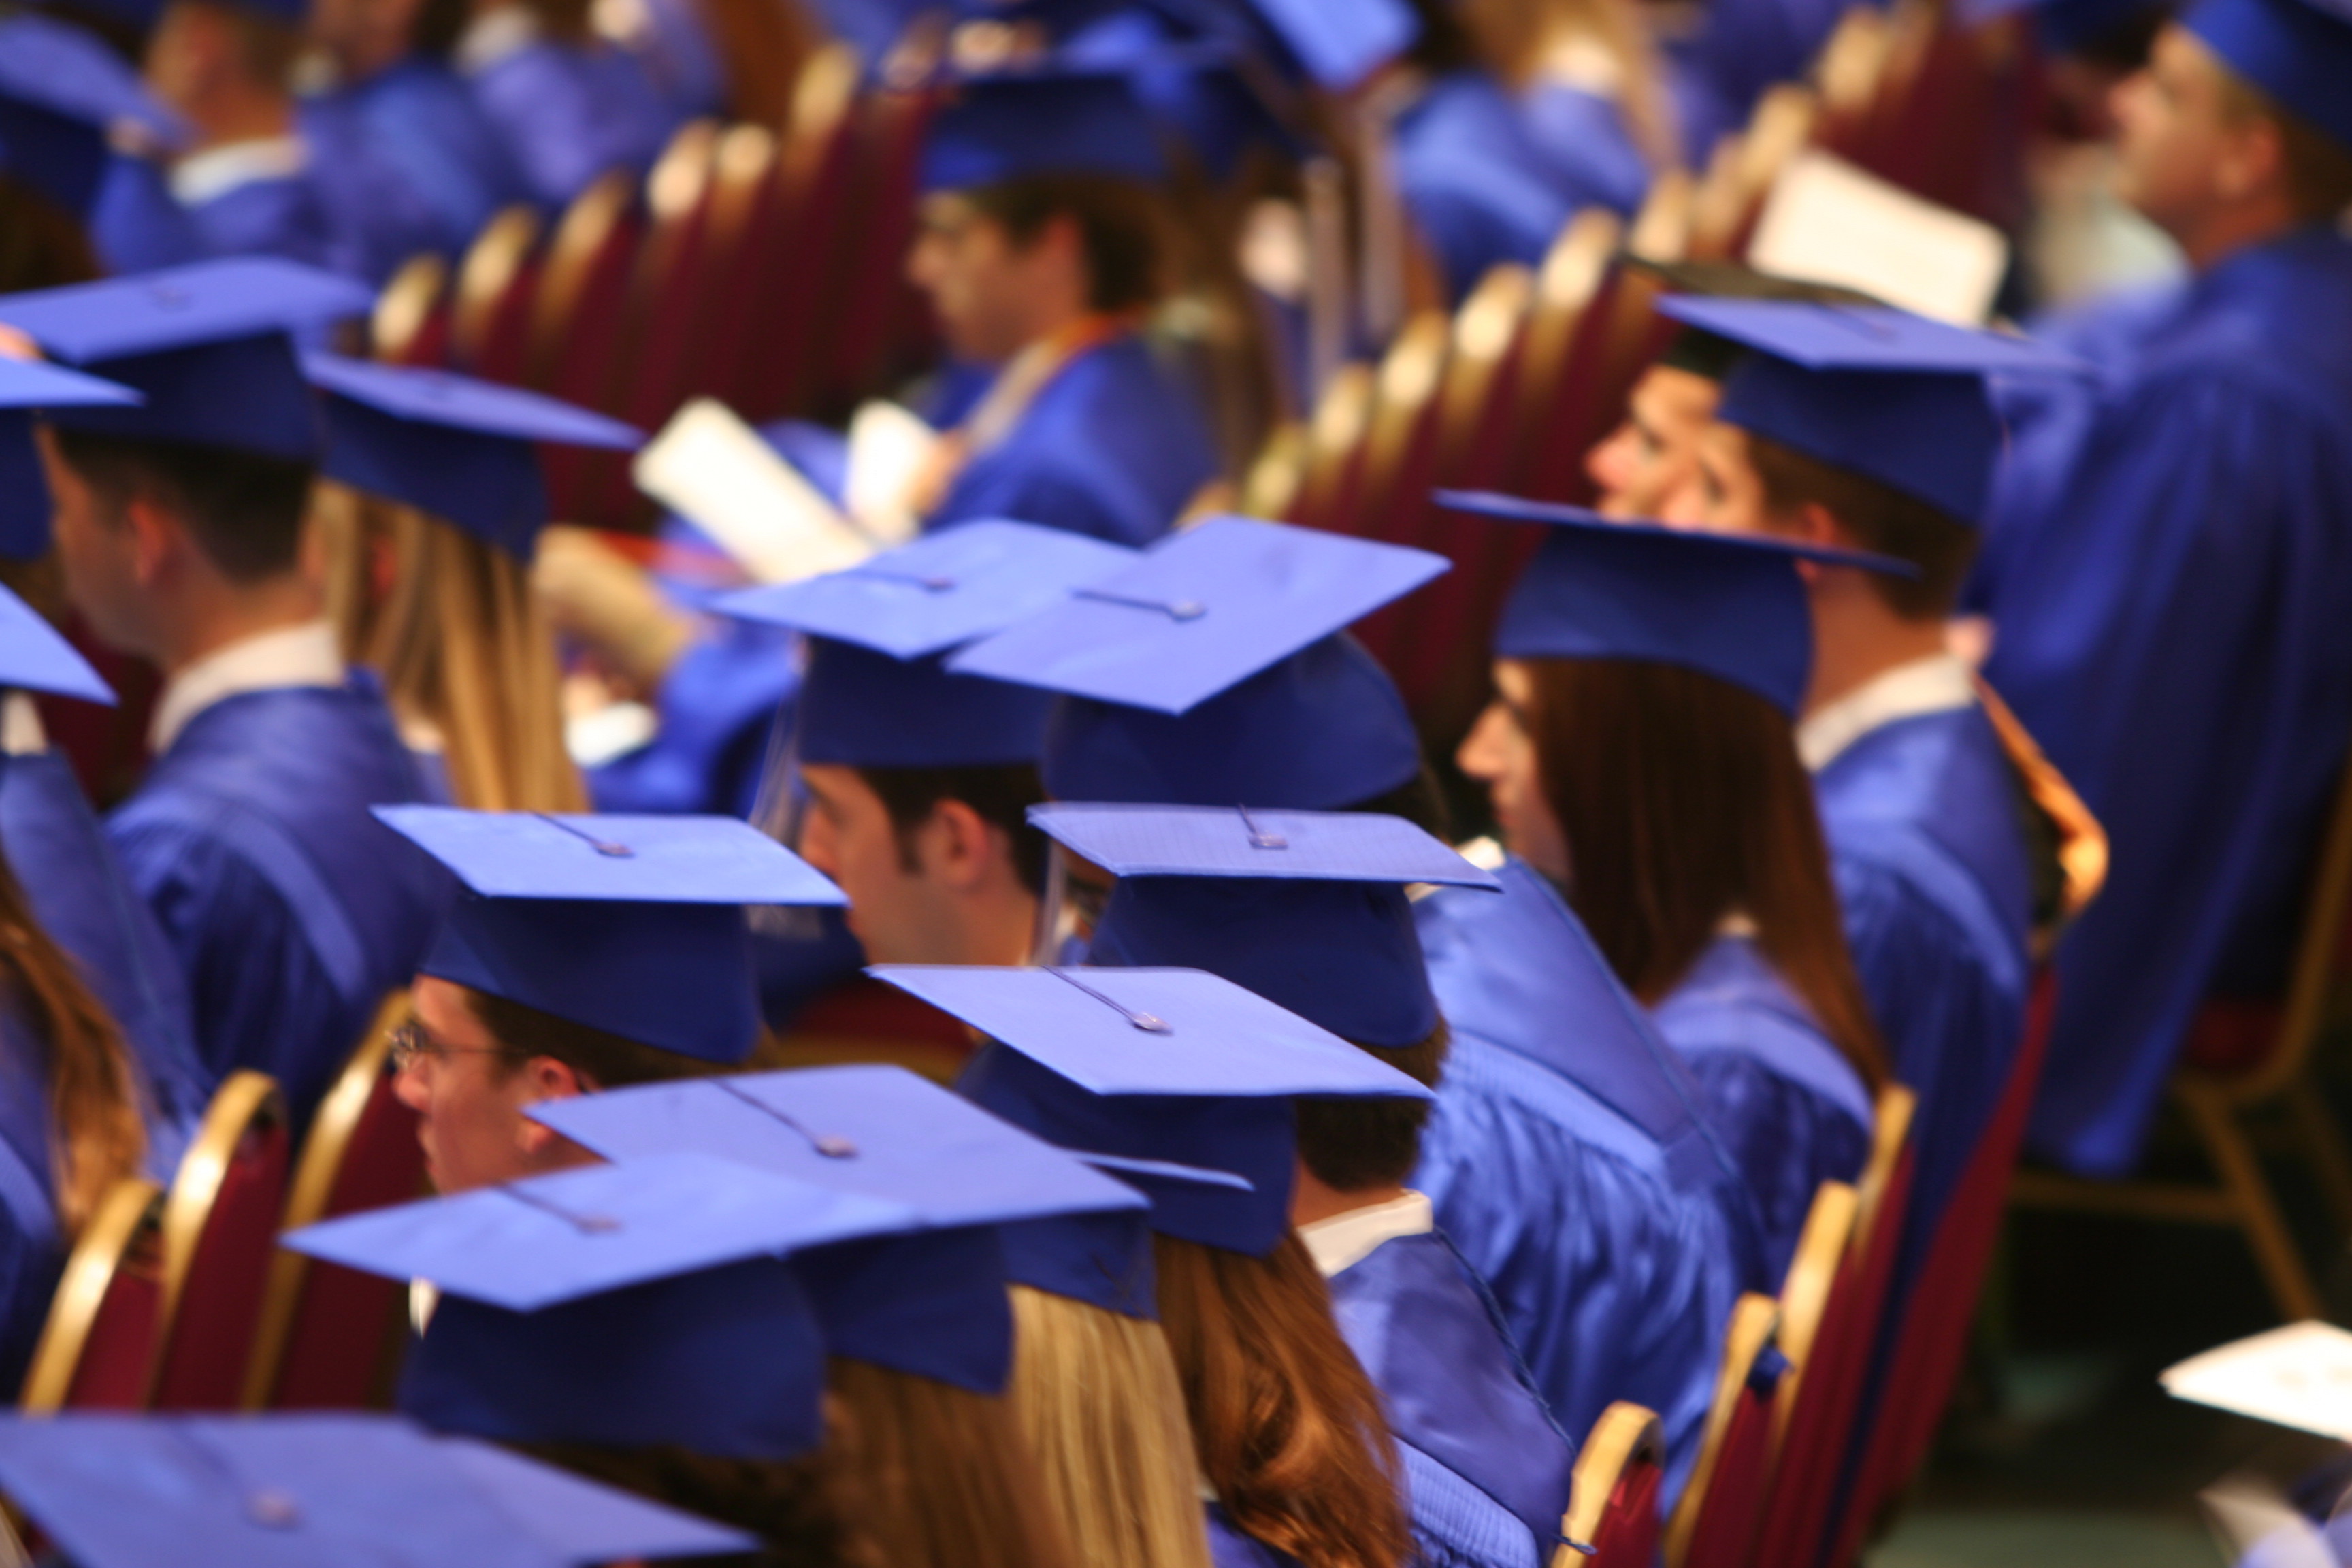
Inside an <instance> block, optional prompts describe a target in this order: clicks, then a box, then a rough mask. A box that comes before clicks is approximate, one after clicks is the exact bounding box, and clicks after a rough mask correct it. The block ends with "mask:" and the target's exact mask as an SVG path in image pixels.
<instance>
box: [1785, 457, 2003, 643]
mask: <svg viewBox="0 0 2352 1568" xmlns="http://www.w3.org/2000/svg"><path fill="white" fill-rule="evenodd" d="M1748 458H1749V460H1750V461H1751V462H1752V463H1754V465H1755V468H1756V477H1757V478H1758V479H1760V480H1762V481H1763V485H1764V500H1765V504H1766V505H1767V506H1769V507H1770V508H1771V509H1772V510H1774V511H1789V510H1794V509H1795V508H1797V507H1800V506H1802V505H1804V504H1806V503H1807V502H1809V501H1810V502H1812V503H1814V504H1816V505H1819V506H1822V507H1824V508H1826V509H1827V510H1828V511H1829V513H1830V515H1831V516H1832V517H1834V518H1836V519H1837V520H1838V521H1839V523H1840V524H1842V525H1843V527H1844V529H1845V531H1846V533H1847V534H1848V535H1849V536H1850V537H1851V538H1852V539H1853V542H1854V544H1855V546H1856V547H1857V548H1860V549H1863V550H1868V551H1873V552H1876V553H1877V554H1880V555H1891V556H1893V557H1895V560H1897V561H1906V562H1909V563H1911V564H1912V565H1914V566H1916V567H1917V568H1918V569H1919V575H1917V576H1916V577H1888V576H1882V575H1880V574H1876V573H1873V574H1871V577H1870V583H1871V586H1872V587H1873V588H1874V589H1876V590H1877V592H1878V596H1879V597H1880V598H1881V599H1884V600H1885V602H1886V605H1887V606H1888V607H1889V608H1890V609H1892V610H1893V611H1894V612H1895V614H1896V615H1898V616H1902V617H1903V618H1904V619H1905V620H1906V621H1930V620H1941V619H1943V618H1944V617H1945V616H1948V615H1950V614H1951V613H1952V605H1953V604H1954V602H1955V601H1957V600H1958V598H1959V596H1960V587H1961V585H1962V584H1964V583H1966V582H1967V581H1968V575H1969V565H1970V563H1973V562H1974V561H1975V560H1976V558H1977V545H1978V543H1979V534H1978V532H1977V531H1976V530H1975V529H1973V528H1971V527H1969V525H1968V524H1967V523H1964V522H1962V521H1959V520H1958V518H1955V517H1953V516H1952V515H1951V514H1950V513H1948V512H1947V511H1945V510H1942V509H1941V508H1939V507H1935V506H1931V505H1929V504H1928V503H1927V502H1926V501H1924V500H1919V499H1918V498H1917V497H1916V496H1907V495H1905V494H1904V493H1903V492H1902V491H1901V490H1898V489H1895V488H1894V487H1893V486H1891V485H1886V484H1882V483H1881V482H1879V481H1878V480H1876V479H1870V478H1868V477H1866V476H1864V475H1862V474H1857V473H1854V472H1853V471H1851V470H1849V469H1846V468H1832V467H1831V466H1830V465H1829V464H1827V463H1824V462H1822V460H1821V459H1819V458H1809V457H1807V456H1805V455H1804V454H1803V453H1802V452H1796V451H1791V450H1790V448H1788V447H1783V446H1781V445H1780V443H1779V442H1777V441H1768V440H1765V439H1764V438H1763V437H1759V436H1754V435H1751V436H1749V437H1748Z"/></svg>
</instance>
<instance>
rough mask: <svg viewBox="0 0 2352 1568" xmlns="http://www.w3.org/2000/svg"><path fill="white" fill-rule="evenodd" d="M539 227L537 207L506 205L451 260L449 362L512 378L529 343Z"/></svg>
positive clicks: (518, 373)
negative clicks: (453, 262)
mask: <svg viewBox="0 0 2352 1568" xmlns="http://www.w3.org/2000/svg"><path fill="white" fill-rule="evenodd" d="M543 227H544V226H543V225H542V224H541V222H540V217H539V214H538V212H537V211H535V210H534V209H532V208H530V207H527V206H512V207H509V208H507V209H506V210H505V211H504V212H501V213H500V214H499V215H498V216H496V217H494V218H492V219H491V220H490V221H489V222H488V224H487V225H485V226H484V227H483V229H482V232H481V233H480V234H478V235H477V236H475V237H474V243H473V244H472V245H470V246H467V247H466V256H465V259H464V260H462V261H460V262H459V263H458V264H457V289H456V290H455V293H456V298H455V299H454V300H451V302H450V305H449V363H451V364H453V365H455V366H457V368H458V369H460V370H463V371H467V372H468V373H470V374H475V375H479V376H486V377H488V379H490V380H492V381H517V380H520V378H521V376H522V374H523V362H524V358H525V356H526V354H527V353H529V350H530V302H531V295H532V290H533V289H534V287H535V286H536V284H537V283H538V281H539V271H538V268H536V266H535V265H534V264H533V262H534V258H535V256H536V255H537V252H538V249H539V240H540V235H541V230H542V228H543Z"/></svg>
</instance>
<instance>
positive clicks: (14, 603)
mask: <svg viewBox="0 0 2352 1568" xmlns="http://www.w3.org/2000/svg"><path fill="white" fill-rule="evenodd" d="M0 689H10V690H16V691H45V692H49V693H52V694H54V695H56V696H58V697H78V698H79V699H81V700H83V701H84V702H102V703H105V704H106V705H107V706H109V707H112V706H113V705H114V689H113V688H112V687H110V686H109V685H107V684H106V682H105V681H104V680H103V679H100V676H99V673H98V671H96V670H95V669H92V668H90V667H89V660H88V659H86V658H82V656H81V654H80V652H79V650H78V649H76V648H75V647H74V646H73V644H71V643H69V642H68V641H66V639H65V637H63V635H61V634H60V633H59V632H58V629H57V628H56V627H55V626H51V625H49V623H48V622H47V621H45V620H43V619H42V618H41V616H40V612H38V611H37V610H35V609H34V608H33V606H32V605H28V604H26V603H25V601H24V600H22V599H20V598H18V597H17V596H16V595H15V594H12V593H10V592H9V591H8V590H7V589H6V588H5V587H0Z"/></svg>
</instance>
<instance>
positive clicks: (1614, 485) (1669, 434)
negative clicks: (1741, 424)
mask: <svg viewBox="0 0 2352 1568" xmlns="http://www.w3.org/2000/svg"><path fill="white" fill-rule="evenodd" d="M1722 398H1723V387H1722V385H1721V384H1719V383H1717V382H1714V381H1711V380H1709V379H1708V378H1706V376H1703V375H1699V374H1696V373H1695V372H1692V371H1687V370H1680V369H1677V368H1675V366H1673V365H1664V364H1659V365H1652V366H1651V367H1650V368H1649V369H1648V370H1646V371H1644V372H1643V374H1642V379H1641V380H1640V381H1638V382H1636V383H1635V384H1634V385H1633V396H1632V397H1631V398H1630V399H1629V400H1628V401H1627V405H1626V412H1625V418H1624V422H1623V423H1622V424H1620V425H1619V426H1617V428H1616V429H1614V430H1612V431H1611V432H1610V433H1609V436H1608V437H1607V438H1606V439H1604V440H1603V441H1601V444H1600V445H1599V446H1597V447H1593V448H1592V450H1591V452H1589V453H1587V454H1586V456H1585V459H1584V470H1585V472H1586V473H1587V474H1588V475H1589V476H1591V479H1592V482H1593V484H1594V486H1595V487H1596V488H1597V489H1599V491H1600V500H1599V501H1598V502H1597V503H1596V505H1597V507H1598V509H1599V510H1601V513H1602V514H1603V515H1605V516H1609V517H1624V518H1657V517H1662V516H1663V515H1664V510H1665V505H1666V500H1667V498H1668V497H1670V496H1672V495H1673V494H1674V493H1675V490H1676V489H1679V488H1680V487H1681V486H1682V485H1683V483H1684V482H1685V480H1686V479H1688V478H1689V477H1690V473H1691V469H1692V468H1693V466H1694V465H1695V464H1696V461H1697V448H1698V439H1699V436H1700V434H1701V432H1703V431H1705V430H1706V427H1707V424H1708V422H1709V421H1710V420H1712V419H1713V418H1714V417H1715V410H1716V405H1717V404H1718V403H1720V402H1721V401H1722Z"/></svg>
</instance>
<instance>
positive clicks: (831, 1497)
mask: <svg viewBox="0 0 2352 1568" xmlns="http://www.w3.org/2000/svg"><path fill="white" fill-rule="evenodd" d="M514 1447H517V1448H518V1449H519V1450H520V1451H521V1452H522V1453H525V1454H528V1455H530V1457H531V1458H535V1459H538V1460H541V1461H542V1462H544V1463H546V1464H550V1465H554V1466H556V1467H558V1468H562V1469H566V1470H570V1471H571V1472H572V1474H574V1475H578V1476H584V1477H586V1478H587V1479H590V1480H593V1481H601V1482H603V1483H604V1485H606V1486H608V1487H614V1488H617V1489H620V1490H622V1491H625V1492H634V1493H635V1494H636V1495H637V1496H639V1497H642V1498H648V1499H651V1500H653V1501H655V1502H660V1503H667V1504H668V1505H669V1506H670V1507H672V1508H677V1509H683V1510H686V1511H687V1512H688V1513H692V1514H698V1515H700V1516H701V1517H702V1518H704V1519H708V1520H710V1521H714V1522H716V1523H719V1524H731V1525H733V1526H734V1527H735V1528H736V1529H738V1530H741V1531H749V1532H750V1533H751V1534H753V1535H756V1536H758V1537H759V1538H760V1541H761V1548H760V1550H759V1551H757V1552H743V1553H739V1554H736V1555H733V1556H726V1557H697V1558H692V1559H688V1560H687V1561H689V1562H691V1563H699V1564H703V1565H704V1568H719V1565H720V1564H726V1565H727V1568H888V1565H887V1563H885V1561H884V1560H883V1559H882V1558H881V1557H880V1556H879V1555H877V1553H876V1552H875V1551H874V1549H873V1548H872V1547H871V1546H870V1545H869V1544H868V1543H867V1542H866V1541H865V1539H864V1537H863V1535H862V1533H861V1531H860V1530H859V1528H858V1521H859V1520H860V1519H861V1518H862V1516H863V1514H864V1511H865V1510H863V1509H862V1508H860V1507H858V1506H857V1500H856V1499H854V1498H850V1497H845V1496H842V1495H841V1490H840V1487H839V1485H838V1484H837V1478H835V1476H834V1475H833V1473H832V1467H831V1466H830V1465H828V1464H827V1462H826V1460H825V1458H824V1455H823V1454H822V1453H819V1454H813V1455H809V1456H806V1457H804V1458H797V1459H722V1458H713V1457H712V1456H710V1455H709V1454H698V1453H696V1452H694V1451H693V1450H692V1449H690V1448H681V1447H676V1446H675V1445H668V1444H665V1445H660V1446H657V1447H643V1448H613V1447H603V1446H600V1445H597V1444H592V1443H519V1444H516V1445H514ZM673 1561H676V1560H673Z"/></svg>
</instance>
